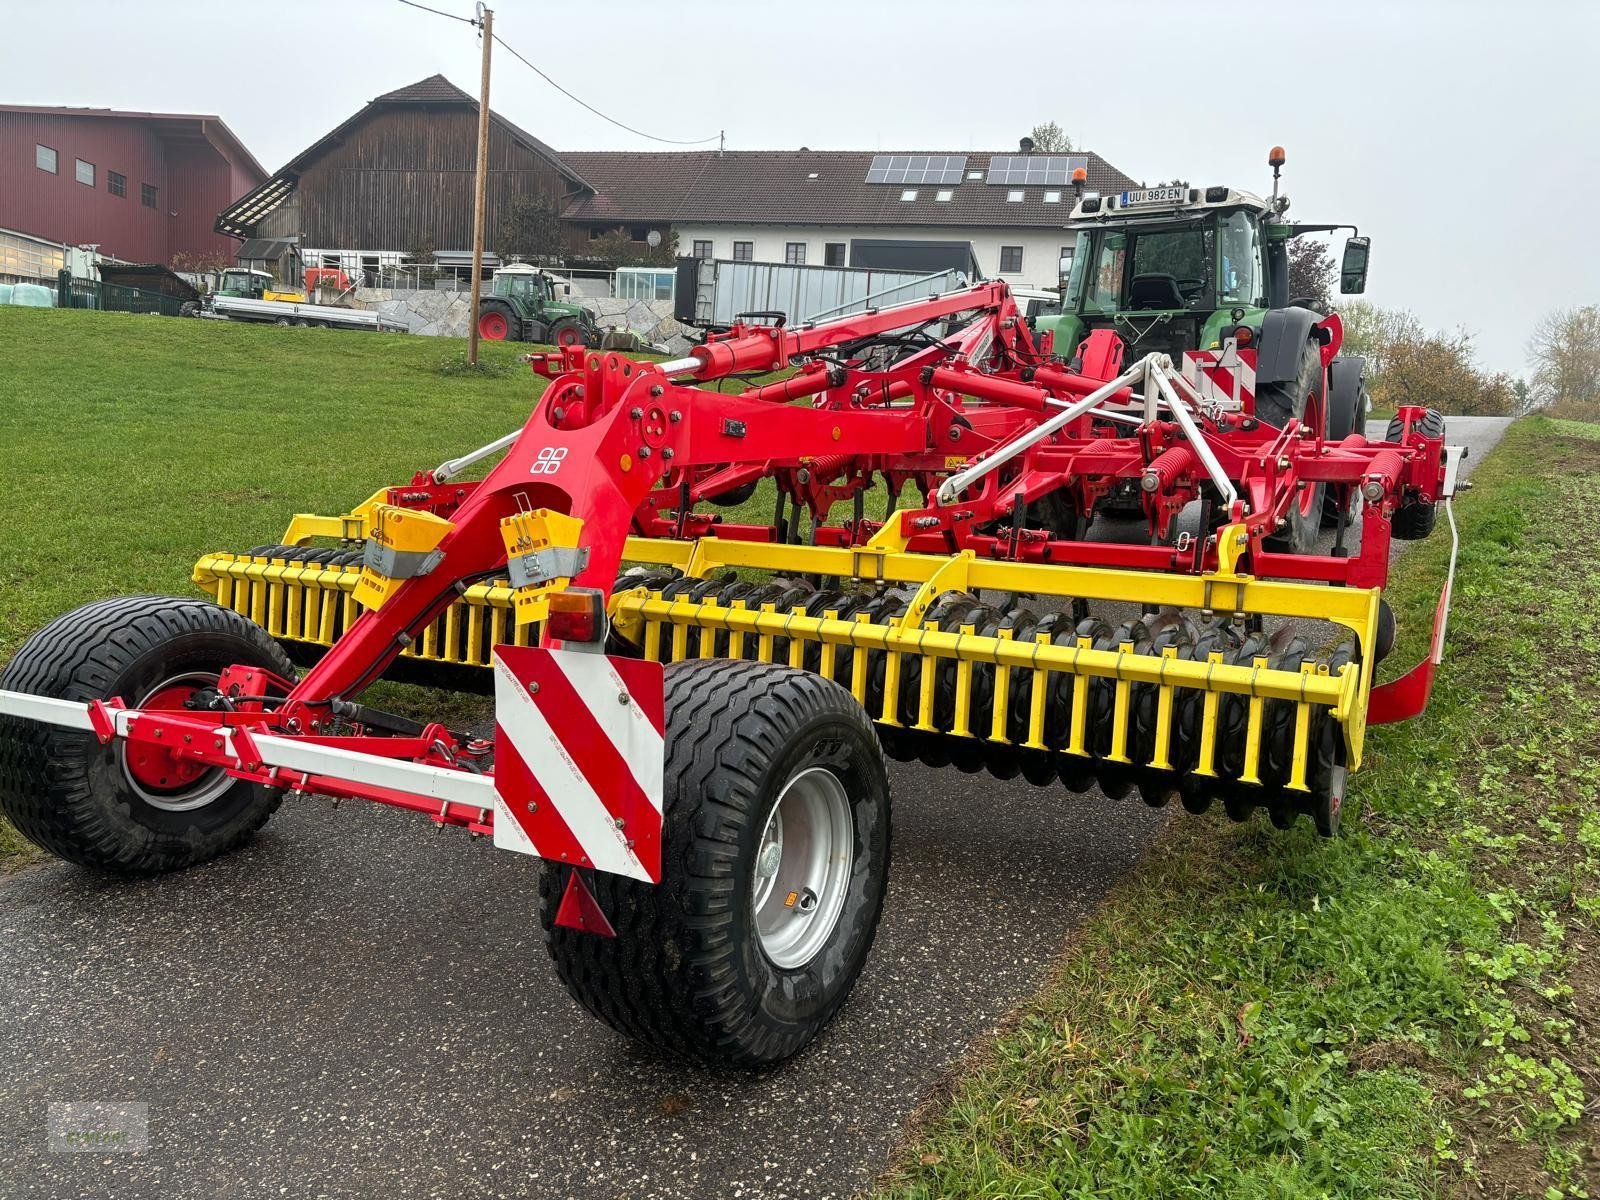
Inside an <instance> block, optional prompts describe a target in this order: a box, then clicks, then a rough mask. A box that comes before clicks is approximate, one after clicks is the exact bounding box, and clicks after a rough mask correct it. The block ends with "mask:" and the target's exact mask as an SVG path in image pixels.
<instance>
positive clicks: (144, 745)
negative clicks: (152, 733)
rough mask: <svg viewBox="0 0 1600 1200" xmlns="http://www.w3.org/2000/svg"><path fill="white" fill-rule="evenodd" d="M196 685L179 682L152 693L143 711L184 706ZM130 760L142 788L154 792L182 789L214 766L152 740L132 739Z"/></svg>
mask: <svg viewBox="0 0 1600 1200" xmlns="http://www.w3.org/2000/svg"><path fill="white" fill-rule="evenodd" d="M194 693H195V688H194V686H193V685H192V684H187V683H179V684H173V685H171V686H170V687H164V688H161V689H159V690H158V691H155V692H153V693H151V695H149V696H147V697H146V698H145V699H144V700H143V701H142V702H141V703H140V704H139V708H140V710H141V711H145V710H167V711H171V710H174V709H181V708H182V707H183V705H184V702H185V701H186V700H188V699H189V697H190V696H192V695H194ZM126 762H127V765H128V774H130V775H132V776H133V778H134V779H135V780H136V781H137V782H138V783H139V785H140V786H141V787H144V788H146V789H148V790H149V791H153V792H172V791H181V790H182V789H183V788H186V787H188V786H189V785H190V784H191V783H193V782H195V780H197V779H199V778H200V777H201V776H202V775H204V774H205V773H206V772H207V771H209V770H210V769H211V768H210V767H208V766H206V765H205V764H204V763H199V762H195V761H194V760H193V759H186V758H179V757H178V756H177V755H175V754H174V753H173V752H172V751H171V750H166V749H163V748H161V747H158V746H152V745H150V744H149V743H148V742H129V743H128V749H127V757H126Z"/></svg>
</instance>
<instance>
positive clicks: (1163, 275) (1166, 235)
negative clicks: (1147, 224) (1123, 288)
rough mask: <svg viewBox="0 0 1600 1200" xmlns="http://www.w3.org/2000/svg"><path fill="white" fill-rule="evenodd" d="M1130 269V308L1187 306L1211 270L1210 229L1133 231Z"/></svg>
mask: <svg viewBox="0 0 1600 1200" xmlns="http://www.w3.org/2000/svg"><path fill="white" fill-rule="evenodd" d="M1129 236H1130V237H1131V238H1132V240H1133V271H1132V276H1131V278H1130V279H1129V281H1128V305H1127V307H1129V308H1132V309H1180V308H1189V307H1190V306H1191V305H1193V304H1194V302H1195V301H1196V300H1201V299H1203V297H1204V294H1205V292H1206V281H1207V278H1208V277H1209V276H1210V274H1211V242H1212V238H1211V230H1210V229H1209V228H1207V227H1206V226H1202V225H1194V226H1190V227H1189V228H1185V229H1171V228H1168V229H1154V230H1149V231H1146V232H1134V233H1131V234H1130V235H1129Z"/></svg>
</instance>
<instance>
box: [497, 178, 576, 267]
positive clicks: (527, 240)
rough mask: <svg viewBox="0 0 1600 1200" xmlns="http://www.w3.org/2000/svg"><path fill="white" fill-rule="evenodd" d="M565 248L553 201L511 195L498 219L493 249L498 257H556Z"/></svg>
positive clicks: (538, 196) (540, 196)
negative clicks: (497, 233)
mask: <svg viewBox="0 0 1600 1200" xmlns="http://www.w3.org/2000/svg"><path fill="white" fill-rule="evenodd" d="M565 248H566V234H565V232H564V231H563V230H562V228H561V216H560V214H559V213H557V212H556V204H555V201H554V200H552V199H550V197H549V196H547V195H545V194H544V193H543V192H541V193H540V194H539V195H537V196H528V195H522V196H514V197H513V198H512V200H511V203H510V204H508V205H507V206H506V208H505V210H504V212H502V213H501V216H500V230H499V236H497V237H496V238H495V249H496V251H498V252H499V254H500V257H501V258H529V259H532V258H557V257H559V256H560V255H561V252H562V251H563V250H564V249H565Z"/></svg>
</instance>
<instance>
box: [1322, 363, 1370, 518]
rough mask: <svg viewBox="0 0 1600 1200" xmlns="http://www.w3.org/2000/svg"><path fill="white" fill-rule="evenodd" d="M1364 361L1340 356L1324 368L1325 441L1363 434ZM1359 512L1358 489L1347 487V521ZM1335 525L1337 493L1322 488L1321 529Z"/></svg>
mask: <svg viewBox="0 0 1600 1200" xmlns="http://www.w3.org/2000/svg"><path fill="white" fill-rule="evenodd" d="M1366 368H1367V360H1366V359H1364V358H1360V357H1358V356H1355V355H1343V356H1340V357H1339V358H1336V359H1334V360H1333V363H1332V364H1331V365H1330V366H1329V368H1328V404H1327V408H1328V440H1329V441H1330V442H1334V441H1341V440H1343V439H1344V438H1347V437H1349V436H1350V435H1351V434H1353V433H1365V432H1366V430H1367V414H1368V413H1369V412H1371V411H1372V397H1371V396H1370V395H1369V394H1368V393H1367V381H1366V379H1365V378H1363V376H1364V374H1365V372H1366ZM1360 509H1361V489H1360V488H1358V487H1355V486H1354V485H1351V487H1350V514H1349V520H1351V521H1354V520H1355V518H1356V514H1357V513H1359V512H1360ZM1338 524H1339V489H1338V488H1337V487H1333V486H1329V485H1324V486H1323V495H1322V526H1323V528H1324V529H1332V528H1334V527H1335V526H1336V525H1338Z"/></svg>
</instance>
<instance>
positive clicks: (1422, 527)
mask: <svg viewBox="0 0 1600 1200" xmlns="http://www.w3.org/2000/svg"><path fill="white" fill-rule="evenodd" d="M1417 424H1418V428H1419V430H1420V432H1421V433H1423V434H1424V435H1425V436H1427V437H1430V438H1442V437H1444V414H1443V413H1441V412H1440V411H1439V410H1438V409H1434V408H1430V409H1428V410H1427V412H1425V413H1423V415H1422V420H1421V421H1419V422H1418V423H1417ZM1405 435H1406V430H1405V426H1404V425H1402V424H1401V423H1400V418H1399V417H1390V418H1389V428H1388V430H1387V431H1385V433H1384V435H1383V440H1384V441H1386V442H1398V441H1399V440H1400V439H1401V438H1403V437H1405ZM1438 519H1439V506H1438V505H1437V504H1425V503H1423V502H1421V501H1414V502H1413V503H1411V504H1402V505H1401V506H1400V507H1399V508H1397V509H1396V510H1395V514H1394V516H1393V517H1392V518H1391V519H1390V521H1389V533H1390V535H1391V536H1392V537H1396V538H1399V539H1400V540H1401V541H1402V542H1420V541H1421V540H1422V539H1423V538H1425V537H1427V536H1428V535H1429V534H1430V533H1432V532H1433V525H1434V522H1435V521H1437V520H1438Z"/></svg>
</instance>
